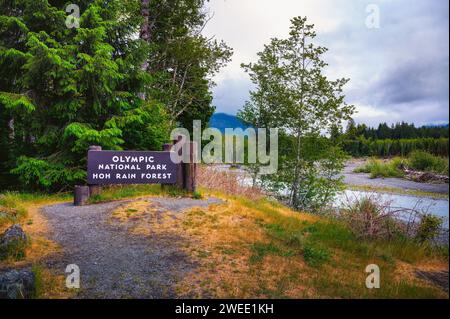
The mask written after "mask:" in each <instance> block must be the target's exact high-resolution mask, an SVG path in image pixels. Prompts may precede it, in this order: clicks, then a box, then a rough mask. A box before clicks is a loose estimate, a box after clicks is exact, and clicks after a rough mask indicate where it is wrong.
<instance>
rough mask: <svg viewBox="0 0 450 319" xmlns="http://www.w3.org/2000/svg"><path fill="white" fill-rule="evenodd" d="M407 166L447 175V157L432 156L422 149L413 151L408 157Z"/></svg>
mask: <svg viewBox="0 0 450 319" xmlns="http://www.w3.org/2000/svg"><path fill="white" fill-rule="evenodd" d="M408 165H409V167H411V168H413V169H415V170H419V171H425V172H434V173H438V174H445V175H448V158H446V159H444V158H441V157H437V156H434V155H432V154H430V153H427V152H423V151H415V152H413V153H411V154H410V156H409V158H408Z"/></svg>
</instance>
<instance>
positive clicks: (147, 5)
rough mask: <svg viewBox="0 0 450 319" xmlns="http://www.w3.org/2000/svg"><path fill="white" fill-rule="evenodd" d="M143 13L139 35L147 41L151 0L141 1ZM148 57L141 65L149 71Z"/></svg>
mask: <svg viewBox="0 0 450 319" xmlns="http://www.w3.org/2000/svg"><path fill="white" fill-rule="evenodd" d="M141 14H142V17H143V18H144V22H143V23H142V26H141V32H140V34H139V37H140V38H141V39H142V40H144V41H145V42H149V41H150V0H142V2H141ZM148 65H149V64H148V59H145V61H144V63H142V65H141V69H142V71H147V69H148ZM139 97H140V98H141V99H142V100H145V99H146V96H145V93H140V94H139Z"/></svg>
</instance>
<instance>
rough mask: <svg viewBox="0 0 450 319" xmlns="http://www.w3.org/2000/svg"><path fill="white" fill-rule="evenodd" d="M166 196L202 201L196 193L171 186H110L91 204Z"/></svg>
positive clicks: (91, 200) (92, 198) (93, 199)
mask: <svg viewBox="0 0 450 319" xmlns="http://www.w3.org/2000/svg"><path fill="white" fill-rule="evenodd" d="M159 195H164V196H168V197H187V196H190V197H193V198H195V199H200V198H201V194H200V193H199V192H195V193H194V194H190V193H188V192H186V191H184V190H181V189H178V188H176V187H174V186H171V185H165V186H164V187H161V185H126V186H108V187H104V188H103V189H102V192H101V194H100V195H96V196H92V197H90V198H89V203H90V204H98V203H103V202H110V201H116V200H121V199H125V198H133V197H139V196H159Z"/></svg>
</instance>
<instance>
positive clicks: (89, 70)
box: [0, 0, 168, 190]
mask: <svg viewBox="0 0 450 319" xmlns="http://www.w3.org/2000/svg"><path fill="white" fill-rule="evenodd" d="M80 6H81V9H82V10H81V13H82V15H81V17H80V21H79V24H80V27H79V28H72V29H70V28H68V27H67V26H66V24H65V22H66V18H67V14H66V12H65V7H64V3H63V2H62V1H47V0H2V1H1V8H2V10H1V13H2V15H1V16H0V68H1V70H2V72H1V75H0V123H1V124H6V125H2V126H1V128H0V130H1V132H0V133H1V134H0V136H1V139H0V143H1V147H2V151H3V152H2V154H3V155H2V156H3V158H2V164H1V167H0V170H1V173H2V181H3V182H5V181H11V178H12V177H11V176H10V175H9V172H10V171H11V172H13V173H14V174H15V175H16V176H17V177H18V178H19V180H20V182H21V183H22V185H23V186H27V187H29V188H34V189H37V188H39V189H42V188H44V189H48V190H61V189H67V188H68V187H69V186H71V185H73V184H75V183H82V182H84V180H85V175H86V172H85V165H86V161H85V159H86V151H87V149H88V146H89V145H92V144H95V145H100V146H102V147H103V148H104V149H112V150H118V149H122V148H127V149H160V148H161V144H162V143H163V142H164V141H165V139H166V136H167V130H168V124H167V123H168V121H167V120H166V115H165V111H164V108H163V106H162V105H161V104H159V103H157V102H155V101H154V100H150V99H147V100H146V101H142V100H141V99H139V93H140V92H145V91H147V90H148V87H149V84H150V81H151V80H152V79H151V77H150V75H149V74H148V73H147V72H145V71H142V70H141V69H140V68H139V67H137V66H139V65H141V64H142V63H143V62H144V61H145V59H146V57H147V56H148V54H149V51H150V47H149V45H148V44H146V43H145V42H144V41H142V40H140V39H138V38H137V37H136V36H135V34H136V33H138V32H139V28H140V26H141V24H142V17H141V16H136V15H135V14H134V12H136V10H137V8H138V3H137V2H136V1H118V0H108V1H82V2H81V3H80Z"/></svg>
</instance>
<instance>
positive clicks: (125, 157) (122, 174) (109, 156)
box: [74, 141, 197, 206]
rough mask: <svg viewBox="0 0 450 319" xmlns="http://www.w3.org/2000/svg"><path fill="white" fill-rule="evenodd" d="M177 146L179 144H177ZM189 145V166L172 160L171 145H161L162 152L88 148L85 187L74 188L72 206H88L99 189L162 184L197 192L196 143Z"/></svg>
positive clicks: (99, 192) (99, 191)
mask: <svg viewBox="0 0 450 319" xmlns="http://www.w3.org/2000/svg"><path fill="white" fill-rule="evenodd" d="M177 142H178V141H177ZM188 143H190V148H189V149H190V154H189V158H190V161H189V163H180V164H175V163H174V162H172V160H171V156H170V154H171V152H172V148H173V144H164V146H163V151H162V152H144V151H104V150H102V148H101V147H100V146H91V147H89V151H88V169H87V184H88V185H87V186H75V190H74V205H75V206H83V205H86V204H88V201H89V197H90V196H96V195H100V194H101V191H102V185H118V184H161V185H174V186H176V187H177V188H180V189H184V190H186V191H188V192H195V191H196V188H197V164H196V163H195V148H194V147H195V146H196V145H195V143H193V142H188Z"/></svg>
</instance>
